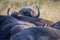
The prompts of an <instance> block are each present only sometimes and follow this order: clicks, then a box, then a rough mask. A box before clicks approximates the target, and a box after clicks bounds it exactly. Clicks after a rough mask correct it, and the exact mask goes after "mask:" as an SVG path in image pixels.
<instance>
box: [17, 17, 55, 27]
mask: <svg viewBox="0 0 60 40" xmlns="http://www.w3.org/2000/svg"><path fill="white" fill-rule="evenodd" d="M16 19H18V20H19V21H21V20H22V21H26V22H30V23H33V24H35V25H36V26H41V25H42V26H44V25H45V24H47V25H46V26H49V27H51V26H52V25H53V24H54V23H53V22H51V21H48V20H44V19H42V18H33V17H27V16H17V17H16Z"/></svg>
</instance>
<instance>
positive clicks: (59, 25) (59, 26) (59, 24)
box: [52, 21, 60, 30]
mask: <svg viewBox="0 0 60 40" xmlns="http://www.w3.org/2000/svg"><path fill="white" fill-rule="evenodd" d="M52 27H54V28H56V29H59V30H60V21H58V22H56V23H54V24H53V25H52Z"/></svg>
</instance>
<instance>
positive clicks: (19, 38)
mask: <svg viewBox="0 0 60 40" xmlns="http://www.w3.org/2000/svg"><path fill="white" fill-rule="evenodd" d="M51 33H52V34H51ZM59 33H60V30H57V29H54V28H43V27H31V28H28V29H25V30H23V31H21V32H19V33H16V34H15V35H13V36H12V37H10V40H60V34H59Z"/></svg>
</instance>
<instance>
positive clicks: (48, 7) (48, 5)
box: [0, 0, 60, 22]
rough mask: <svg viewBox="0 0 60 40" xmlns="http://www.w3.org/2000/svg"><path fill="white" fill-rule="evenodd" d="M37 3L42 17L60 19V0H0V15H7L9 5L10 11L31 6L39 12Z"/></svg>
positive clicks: (55, 20) (51, 19)
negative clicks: (36, 6)
mask: <svg viewBox="0 0 60 40" xmlns="http://www.w3.org/2000/svg"><path fill="white" fill-rule="evenodd" d="M35 5H38V6H39V7H40V11H41V16H40V18H43V19H46V20H50V21H53V22H57V21H59V20H60V0H0V15H7V14H6V12H7V9H8V8H9V7H10V8H11V10H10V13H12V12H14V11H19V10H20V9H21V8H23V7H31V8H32V9H33V10H34V11H35V12H36V13H37V10H36V8H35Z"/></svg>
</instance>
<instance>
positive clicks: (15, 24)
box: [0, 16, 35, 40]
mask: <svg viewBox="0 0 60 40" xmlns="http://www.w3.org/2000/svg"><path fill="white" fill-rule="evenodd" d="M29 27H35V25H34V24H32V23H29V22H24V21H19V20H17V19H15V18H14V17H11V16H0V39H1V40H7V39H8V38H9V37H10V35H11V36H12V35H13V34H15V33H17V32H20V31H22V30H24V29H26V28H29ZM17 28H19V29H17ZM14 29H15V30H14ZM11 30H12V31H11ZM14 31H15V32H14ZM10 32H12V33H11V34H10Z"/></svg>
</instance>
